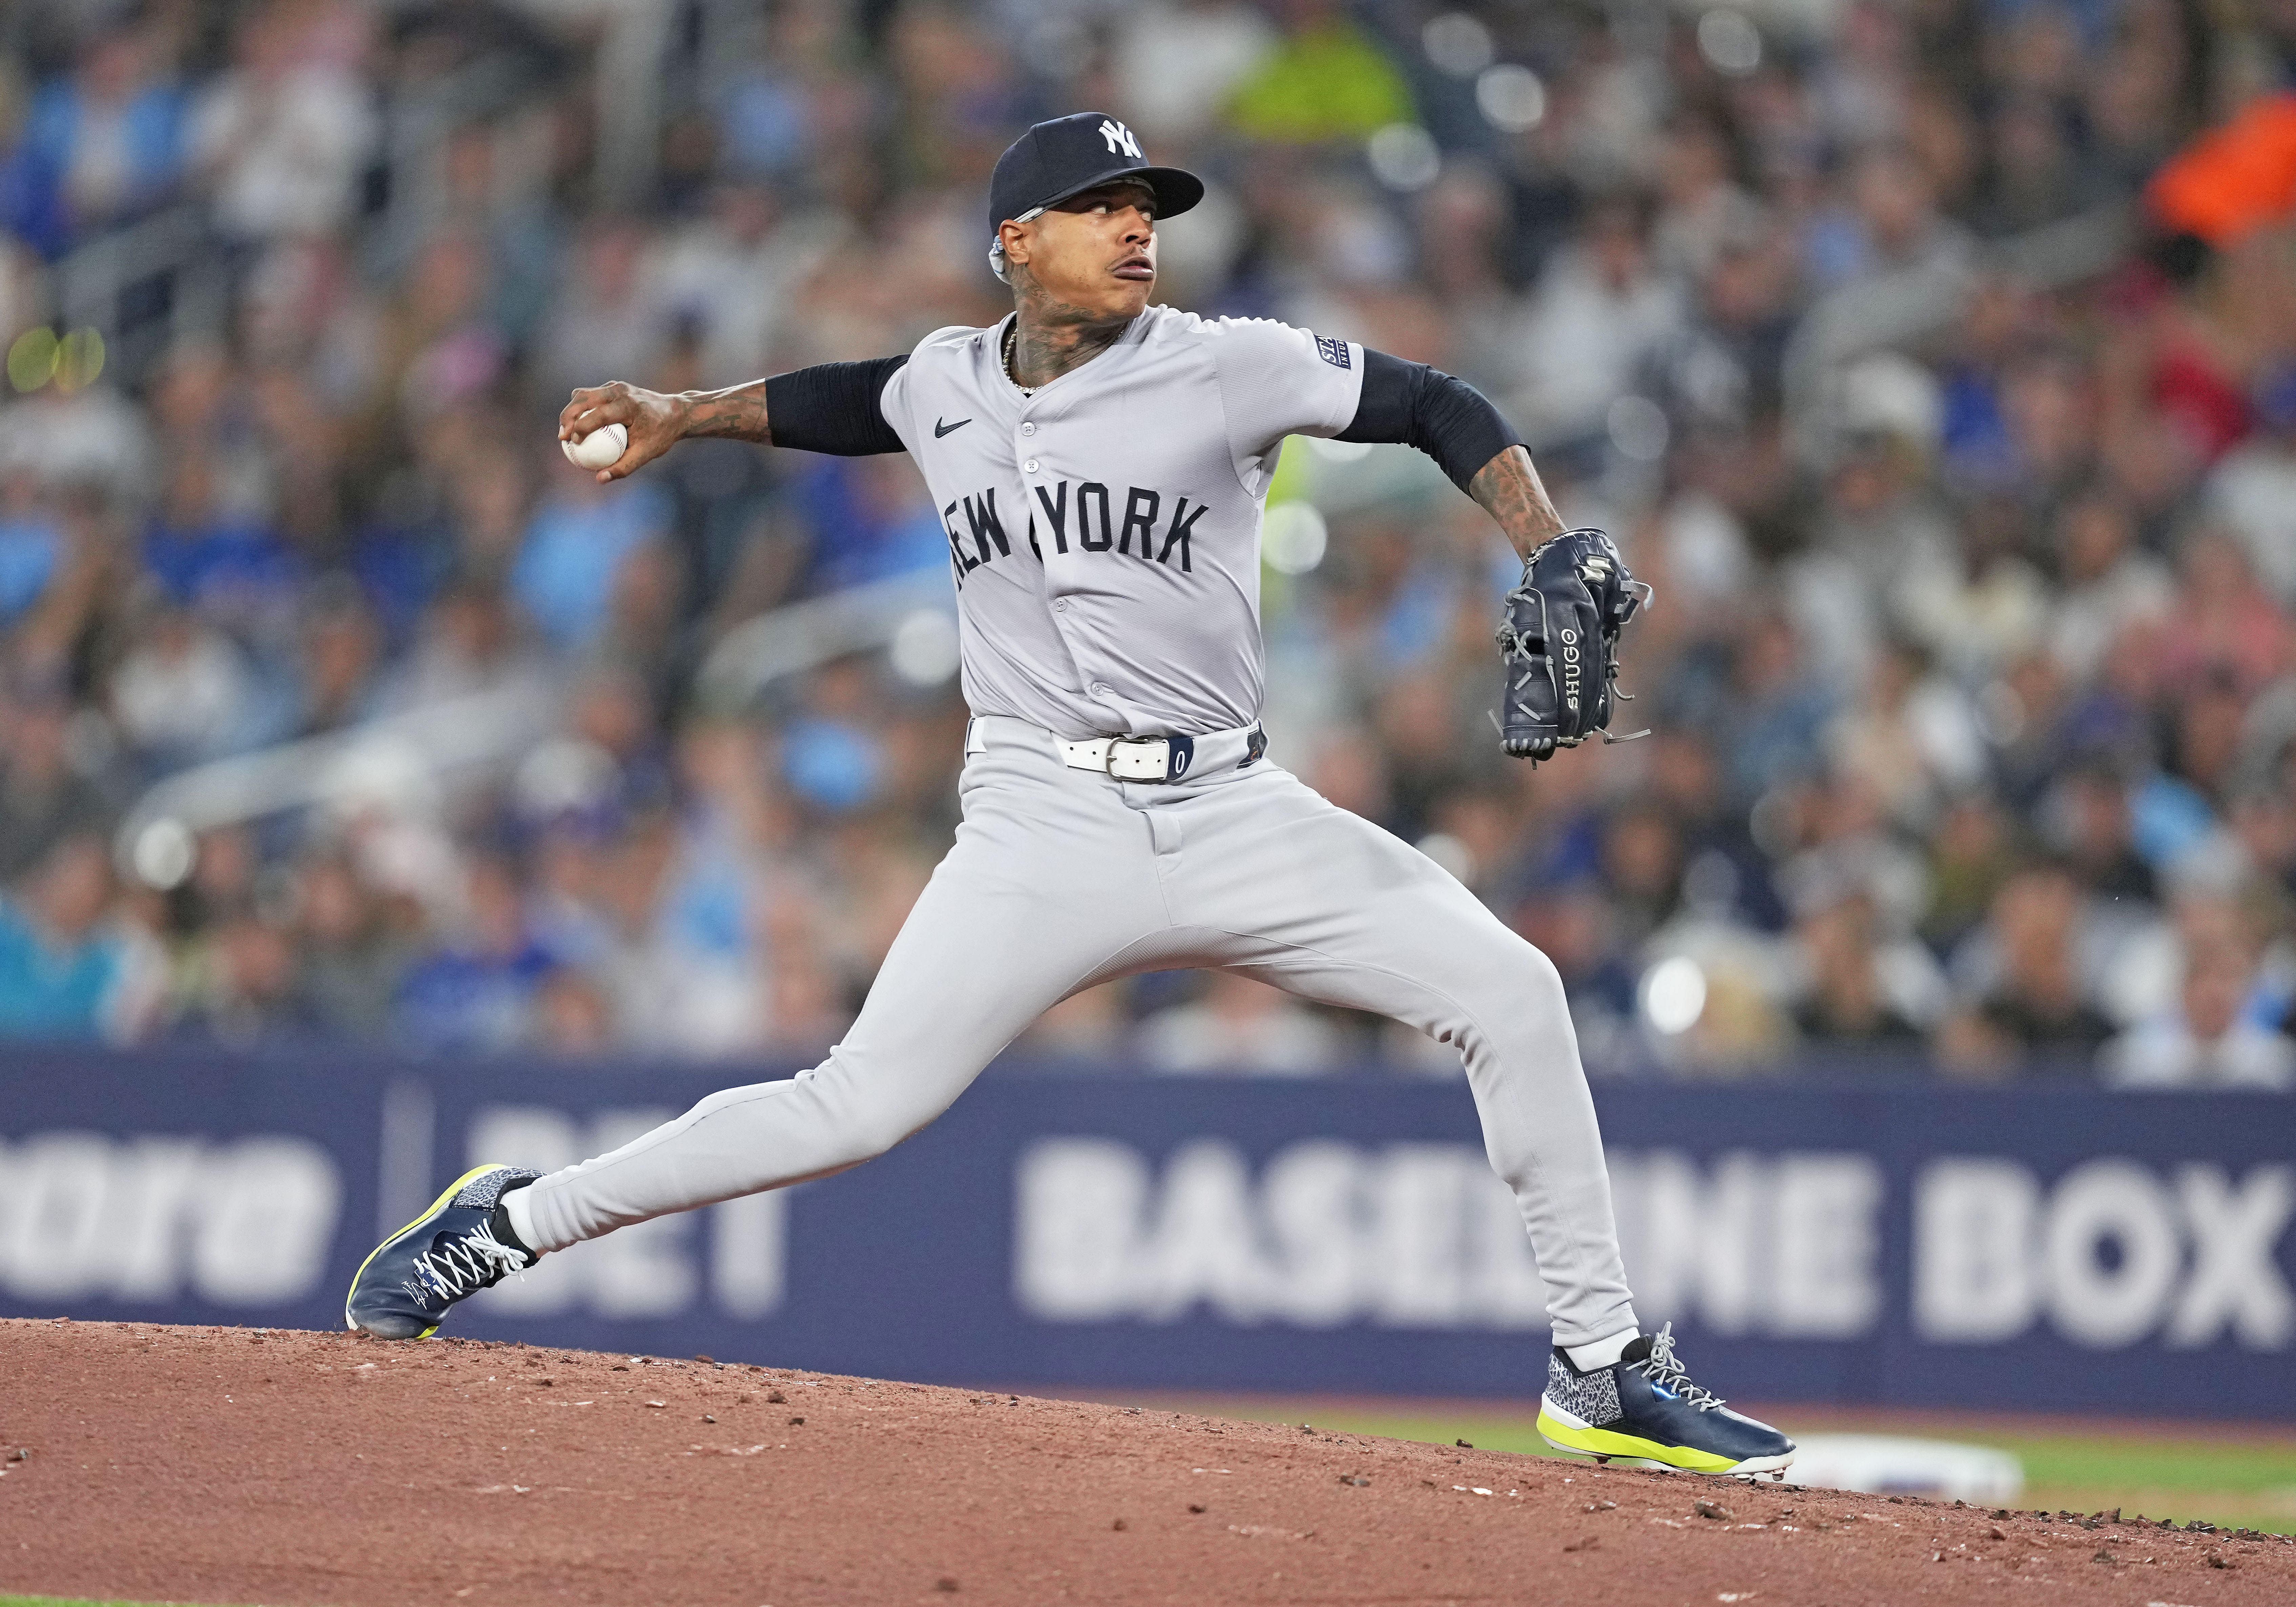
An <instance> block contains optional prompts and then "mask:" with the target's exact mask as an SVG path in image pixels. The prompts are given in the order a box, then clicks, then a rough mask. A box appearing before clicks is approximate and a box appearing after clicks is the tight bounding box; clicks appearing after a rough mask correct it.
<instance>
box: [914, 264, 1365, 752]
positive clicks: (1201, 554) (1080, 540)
mask: <svg viewBox="0 0 2296 1607" xmlns="http://www.w3.org/2000/svg"><path fill="white" fill-rule="evenodd" d="M1002 334H1003V326H1002V325H997V326H992V327H990V328H988V329H952V330H943V331H940V332H938V333H936V334H933V335H931V336H928V337H927V338H926V339H925V340H923V341H922V342H920V343H919V345H918V346H917V347H916V348H915V350H914V352H913V353H912V355H911V357H910V360H909V361H908V362H907V363H906V365H903V366H902V367H901V368H900V369H899V370H898V372H896V373H894V374H893V375H892V376H891V377H890V379H889V380H888V381H886V385H885V389H884V390H883V392H882V393H881V397H880V408H881V412H882V414H883V415H884V417H885V419H886V421H887V422H889V423H890V424H891V425H892V427H893V430H894V431H895V433H896V434H898V436H899V437H900V438H901V439H902V441H903V443H904V444H905V445H906V446H907V447H908V448H909V450H910V453H911V454H912V455H913V456H914V458H915V459H916V462H917V464H918V466H919V467H920V469H922V471H923V473H924V476H925V480H926V483H927V484H928V485H929V486H930V487H931V488H932V491H933V502H934V505H935V506H936V508H937V509H938V510H939V514H940V520H941V528H942V530H943V532H944V533H945V535H946V536H947V541H948V553H949V568H950V570H951V573H952V574H953V576H954V577H955V583H956V587H957V595H958V608H959V611H960V612H961V613H962V614H963V615H964V626H965V628H964V633H963V640H964V654H965V658H964V672H965V689H966V695H967V697H968V698H969V699H971V700H972V701H973V707H974V709H976V710H977V711H979V712H982V713H1000V714H1011V715H1015V716H1018V717H1023V718H1028V719H1031V720H1034V721H1035V722H1036V723H1037V724H1039V725H1042V726H1046V727H1047V728H1048V729H1054V730H1059V731H1062V732H1063V733H1064V734H1077V735H1082V734H1092V733H1106V732H1113V733H1119V734H1120V733H1123V732H1126V731H1144V732H1145V731H1153V732H1160V733H1167V734H1183V733H1187V732H1192V731H1212V730H1223V729H1229V728H1233V727H1236V726H1248V725H1250V724H1251V721H1252V719H1253V718H1254V717H1256V716H1257V714H1258V712H1259V701H1260V696H1261V668H1260V659H1261V652H1260V641H1259V521H1260V507H1261V501H1262V499H1263V497H1264V496H1266V492H1267V480H1268V477H1269V475H1270V474H1271V473H1272V472H1273V470H1274V467H1275V459H1276V455H1277V454H1278V453H1279V451H1280V450H1281V447H1282V442H1283V437H1284V436H1285V435H1287V434H1293V433H1308V434H1316V435H1333V434H1336V433H1337V432H1338V431H1339V430H1342V429H1344V428H1345V427H1346V426H1347V424H1348V422H1349V420H1350V419H1352V418H1353V417H1354V414H1355V411H1356V405H1357V399H1358V398H1359V396H1360V394H1361V389H1362V372H1363V371H1362V366H1361V364H1360V362H1359V361H1357V360H1355V359H1354V356H1353V348H1349V345H1348V343H1347V342H1346V341H1344V340H1330V339H1327V340H1320V341H1319V340H1318V339H1317V338H1316V336H1314V335H1312V334H1310V333H1308V332H1307V331H1305V330H1299V329H1292V328H1289V327H1287V326H1285V325H1283V324H1271V323H1267V322H1265V321H1260V320H1231V319H1223V320H1217V321H1207V320H1204V319H1201V318H1199V317H1196V316H1194V315H1193V314H1186V313H1179V312H1175V311H1173V310H1172V309H1171V308H1169V307H1151V308H1149V309H1148V310H1147V311H1146V312H1144V314H1142V315H1141V316H1140V317H1139V318H1138V319H1136V321H1135V323H1134V324H1133V326H1132V327H1131V328H1130V329H1128V331H1127V332H1125V334H1124V336H1123V337H1122V338H1121V339H1119V340H1118V341H1117V342H1116V343H1115V344H1114V345H1113V346H1111V347H1110V348H1108V349H1107V350H1105V351H1103V353H1101V355H1100V356H1098V357H1095V358H1093V359H1092V360H1091V361H1090V362H1088V363H1086V364H1084V365H1080V366H1078V367H1077V368H1074V369H1071V370H1070V371H1069V372H1068V373H1065V374H1062V375H1061V376H1060V377H1059V378H1058V379H1055V380H1054V381H1050V382H1048V383H1047V384H1046V385H1044V386H1042V387H1040V388H1038V389H1036V390H1033V391H1028V392H1024V391H1022V390H1021V389H1020V388H1019V387H1018V386H1016V385H1015V384H1013V381H1012V380H1011V378H1010V376H1008V375H1007V374H1006V373H1005V370H1004V365H1003V357H1002V340H1001V336H1002ZM1335 356H1336V357H1337V358H1339V359H1341V360H1338V361H1335V360H1334V358H1335ZM960 420H962V421H964V424H963V426H962V427H959V426H958V421H960ZM992 579H993V580H994V584H991V583H990V582H991V581H992Z"/></svg>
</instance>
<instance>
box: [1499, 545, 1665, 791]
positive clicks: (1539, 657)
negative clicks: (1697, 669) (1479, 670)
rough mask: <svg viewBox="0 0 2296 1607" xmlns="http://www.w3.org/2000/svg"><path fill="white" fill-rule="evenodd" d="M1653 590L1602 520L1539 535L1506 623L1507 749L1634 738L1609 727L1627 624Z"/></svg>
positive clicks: (1540, 751)
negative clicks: (1597, 737)
mask: <svg viewBox="0 0 2296 1607" xmlns="http://www.w3.org/2000/svg"><path fill="white" fill-rule="evenodd" d="M1649 595H1650V587H1649V586H1645V585H1644V583H1643V582H1641V581H1639V580H1637V579H1636V578H1634V577H1633V576H1632V575H1631V574H1629V573H1628V572H1627V563H1626V560H1625V559H1623V558H1621V557H1620V556H1619V545H1618V543H1616V542H1614V541H1612V540H1611V538H1610V537H1609V536H1608V535H1606V534H1604V533H1603V531H1601V530H1596V529H1578V530H1565V531H1563V532H1562V535H1560V536H1555V537H1550V538H1548V539H1547V540H1546V541H1543V542H1541V543H1540V544H1539V545H1538V550H1537V551H1535V552H1533V553H1531V555H1530V556H1529V558H1528V559H1527V560H1525V561H1524V563H1523V566H1522V584H1521V585H1520V586H1516V587H1515V588H1514V590H1513V591H1511V592H1509V593H1508V594H1506V618H1505V619H1503V620H1501V621H1500V623H1499V630H1498V643H1499V656H1500V658H1501V659H1502V660H1504V661H1505V665H1506V696H1505V702H1504V704H1503V706H1502V708H1501V710H1500V713H1499V714H1498V716H1497V722H1498V727H1499V740H1500V742H1501V744H1502V745H1503V746H1505V749H1506V750H1507V752H1508V753H1510V754H1511V755H1513V757H1514V758H1528V759H1532V760H1538V759H1542V758H1554V750H1556V749H1558V748H1576V747H1577V746H1578V745H1579V743H1581V742H1585V741H1586V740H1587V738H1588V737H1590V736H1593V735H1594V734H1595V733H1597V732H1601V733H1602V734H1603V741H1604V742H1631V741H1632V740H1633V738H1632V737H1613V736H1611V734H1610V732H1609V726H1610V724H1611V696H1612V693H1613V690H1614V688H1613V685H1612V684H1613V683H1614V682H1616V681H1617V679H1618V676H1619V633H1620V632H1621V631H1623V630H1624V629H1626V627H1627V621H1628V620H1629V619H1633V618H1634V617H1635V611H1636V610H1637V609H1639V608H1640V607H1642V606H1643V604H1644V603H1645V602H1647V601H1648V600H1649ZM1617 695H1618V696H1619V697H1620V698H1625V699H1631V697H1632V694H1631V693H1624V692H1620V693H1617ZM1645 734H1646V733H1644V732H1640V731H1637V732H1636V733H1635V734H1634V735H1635V736H1642V735H1645Z"/></svg>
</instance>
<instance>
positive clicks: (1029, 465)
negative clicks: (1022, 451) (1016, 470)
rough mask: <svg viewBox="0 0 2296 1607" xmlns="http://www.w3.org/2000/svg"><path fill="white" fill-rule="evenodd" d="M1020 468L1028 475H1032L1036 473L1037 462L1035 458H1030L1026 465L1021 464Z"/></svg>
mask: <svg viewBox="0 0 2296 1607" xmlns="http://www.w3.org/2000/svg"><path fill="white" fill-rule="evenodd" d="M1021 467H1022V468H1023V469H1026V470H1027V471H1029V473H1031V474H1034V473H1035V472H1036V471H1037V460H1036V459H1035V458H1033V457H1032V458H1030V459H1029V461H1028V462H1027V463H1022V464H1021Z"/></svg>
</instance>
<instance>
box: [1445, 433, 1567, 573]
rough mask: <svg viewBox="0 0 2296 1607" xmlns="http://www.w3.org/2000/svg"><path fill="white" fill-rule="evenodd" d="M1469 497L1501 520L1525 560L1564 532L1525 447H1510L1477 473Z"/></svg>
mask: <svg viewBox="0 0 2296 1607" xmlns="http://www.w3.org/2000/svg"><path fill="white" fill-rule="evenodd" d="M1467 494H1468V495H1469V496H1472V497H1473V498H1474V499H1475V500H1476V501H1477V502H1479V503H1480V504H1482V505H1483V511H1484V512H1487V513H1488V514H1489V515H1490V516H1491V517H1492V518H1493V519H1494V520H1496V521H1498V527H1499V529H1502V530H1505V532H1506V538H1507V540H1508V541H1509V542H1510V543H1512V544H1513V547H1514V550H1515V551H1516V552H1518V553H1521V554H1522V556H1524V557H1525V558H1528V557H1529V556H1530V553H1531V549H1532V548H1533V547H1536V546H1537V545H1538V544H1539V543H1540V542H1542V541H1545V540H1546V538H1547V537H1550V536H1559V535H1561V534H1562V516H1561V515H1560V514H1558V513H1556V512H1555V511H1554V504H1553V503H1552V502H1549V501H1548V500H1547V497H1546V487H1545V486H1544V485H1542V484H1540V483H1539V479H1538V470H1537V469H1535V468H1533V467H1532V466H1531V462H1530V454H1529V452H1526V451H1525V450H1523V448H1521V447H1508V448H1507V449H1506V450H1505V451H1504V452H1502V453H1500V454H1499V455H1497V457H1495V458H1493V459H1491V461H1490V462H1488V463H1485V464H1484V465H1483V466H1482V467H1481V468H1480V469H1478V470H1477V471H1475V478H1474V479H1472V480H1469V481H1468V482H1467Z"/></svg>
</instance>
